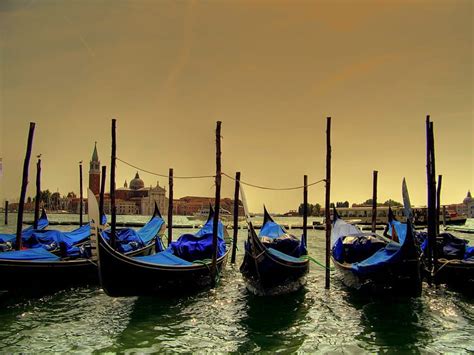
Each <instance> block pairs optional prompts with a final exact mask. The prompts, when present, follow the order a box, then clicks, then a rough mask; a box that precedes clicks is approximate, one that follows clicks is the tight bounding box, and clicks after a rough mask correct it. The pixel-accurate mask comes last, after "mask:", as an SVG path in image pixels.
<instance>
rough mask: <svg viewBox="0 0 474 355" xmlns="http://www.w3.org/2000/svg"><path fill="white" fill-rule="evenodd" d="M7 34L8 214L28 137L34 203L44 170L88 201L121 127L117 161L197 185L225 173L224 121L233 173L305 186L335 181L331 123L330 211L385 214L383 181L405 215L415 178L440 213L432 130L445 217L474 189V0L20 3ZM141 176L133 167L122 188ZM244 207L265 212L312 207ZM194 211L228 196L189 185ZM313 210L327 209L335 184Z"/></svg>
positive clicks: (6, 21)
mask: <svg viewBox="0 0 474 355" xmlns="http://www.w3.org/2000/svg"><path fill="white" fill-rule="evenodd" d="M0 36H1V37H0V41H1V42H0V43H1V46H0V51H1V52H0V120H1V121H0V157H2V160H3V176H2V177H0V201H4V200H5V199H8V200H10V201H15V200H18V198H19V191H20V183H21V174H22V167H23V159H24V156H25V148H26V140H27V134H28V126H29V122H35V123H36V130H35V137H34V147H33V153H32V160H31V163H30V171H29V176H30V178H29V180H30V184H29V185H28V193H27V194H28V195H29V196H33V195H34V189H35V186H34V185H35V184H34V180H35V159H36V158H35V156H36V155H37V154H42V187H43V188H44V189H49V190H50V191H59V192H61V193H62V194H67V193H68V192H69V191H75V192H76V193H77V192H78V190H79V177H78V170H79V168H78V162H79V161H83V162H84V172H85V176H84V180H85V181H87V179H88V178H87V172H88V169H89V161H90V159H91V155H92V150H93V147H94V142H97V148H98V152H99V158H100V160H101V163H102V164H105V165H107V167H109V165H110V150H111V149H110V146H111V133H110V132H111V129H110V127H111V119H112V118H116V119H117V156H118V157H119V158H121V159H123V160H125V161H128V162H130V163H131V164H133V165H136V166H138V167H140V168H143V169H145V170H149V171H153V172H157V173H160V174H167V172H168V169H169V168H173V169H174V174H175V175H186V176H189V175H193V176H195V175H212V174H214V172H215V126H216V121H218V120H220V121H222V137H223V138H222V169H223V171H224V172H225V173H227V174H229V175H232V176H233V175H234V174H235V172H236V171H240V172H241V173H242V180H243V181H247V182H249V183H252V184H256V185H263V186H268V187H292V186H300V185H302V184H303V175H304V174H307V175H308V180H309V182H313V181H317V180H320V179H324V177H325V169H326V167H325V157H326V133H325V130H326V117H328V116H331V117H332V131H331V140H332V179H331V200H332V201H334V202H336V201H346V200H347V201H349V202H350V203H353V202H356V203H357V202H362V201H365V200H366V199H368V198H371V195H372V172H373V170H377V171H378V199H379V200H380V201H385V200H387V199H389V198H392V199H395V200H399V201H400V200H401V199H402V198H401V182H402V178H403V177H405V178H406V179H407V183H408V188H409V190H410V196H411V201H412V203H413V204H415V205H426V165H425V164H426V161H425V160H426V159H425V157H426V155H425V154H426V153H425V151H426V145H425V144H426V143H425V119H426V115H428V114H429V115H431V119H432V120H433V122H434V132H435V154H436V172H437V174H442V175H443V184H442V198H441V199H442V201H441V202H442V203H443V204H445V203H446V204H448V203H460V202H461V201H462V199H463V198H464V197H465V196H466V193H467V191H468V190H472V189H473V188H474V183H473V182H474V179H473V176H474V159H473V151H474V149H473V148H474V146H473V140H472V137H473V133H474V130H473V92H474V91H473V38H472V37H473V2H472V1H470V0H452V1H441V0H431V1H421V0H412V1H407V0H403V1H402V0H400V1H368V0H362V1H357V2H356V1H349V0H335V1H329V0H319V1H318V0H314V1H300V0H296V1H276V0H275V1H271V0H268V1H263V0H259V1H237V0H232V1H217V0H215V1H211V0H207V1H165V0H161V1H151V0H134V1H126V0H102V1H93V0H76V1H60V0H56V1H54V0H43V1H35V0H6V1H2V2H0ZM135 172H136V169H134V168H131V167H128V166H126V165H125V164H123V163H120V162H118V164H117V179H116V183H117V186H122V185H123V182H124V181H125V180H127V181H130V179H132V178H133V177H134V175H135ZM140 176H141V178H142V179H143V180H144V181H145V185H147V186H149V185H155V184H156V182H157V181H159V183H160V185H162V186H165V187H167V185H168V181H167V179H166V178H159V177H156V176H154V175H150V174H147V173H145V172H142V173H140ZM107 184H108V183H107ZM86 185H87V183H86ZM222 187H223V190H222V195H223V196H228V197H232V196H233V189H234V183H233V181H232V180H230V179H227V178H225V177H224V178H223V186H222ZM245 194H246V197H247V200H248V204H249V207H250V210H252V211H254V212H260V211H261V209H262V205H263V204H266V206H267V207H268V209H269V210H270V211H272V212H285V211H288V210H290V209H296V208H297V207H298V205H299V204H300V203H301V202H302V198H303V196H302V195H303V193H302V191H301V190H293V191H266V190H259V189H256V188H253V187H246V188H245ZM186 195H195V196H213V195H214V182H213V180H212V179H200V180H176V181H175V183H174V196H175V197H181V196H186ZM309 202H310V203H316V202H319V203H321V204H323V203H324V184H318V185H315V186H312V187H311V188H310V190H309Z"/></svg>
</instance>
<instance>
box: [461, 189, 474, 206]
mask: <svg viewBox="0 0 474 355" xmlns="http://www.w3.org/2000/svg"><path fill="white" fill-rule="evenodd" d="M462 202H463V203H464V204H465V205H468V204H469V203H471V202H474V199H473V198H472V196H471V191H468V192H467V196H466V198H465V199H464V200H463V201H462Z"/></svg>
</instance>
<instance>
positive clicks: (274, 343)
mask: <svg viewBox="0 0 474 355" xmlns="http://www.w3.org/2000/svg"><path fill="white" fill-rule="evenodd" d="M244 292H245V297H244V301H245V302H246V307H245V312H244V315H243V317H242V319H241V321H240V322H241V325H242V327H243V328H244V329H245V330H246V333H247V339H246V341H245V342H244V343H242V344H241V345H240V347H239V349H238V351H239V352H250V351H272V352H273V351H279V350H285V351H290V352H291V351H296V350H298V348H299V347H300V346H301V344H303V342H304V340H305V338H306V335H305V334H304V333H303V332H300V327H301V326H302V325H303V323H304V320H305V318H306V314H307V313H308V309H309V307H310V305H309V302H307V300H306V293H307V291H306V290H305V289H302V290H300V291H299V292H296V293H292V294H289V295H282V296H275V297H257V296H254V295H252V294H250V293H249V292H247V291H244Z"/></svg>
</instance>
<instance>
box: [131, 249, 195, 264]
mask: <svg viewBox="0 0 474 355" xmlns="http://www.w3.org/2000/svg"><path fill="white" fill-rule="evenodd" d="M135 259H137V260H139V261H144V262H147V263H152V264H160V265H175V266H186V265H192V264H193V263H191V262H189V261H186V260H184V259H181V258H178V257H177V256H176V255H173V254H172V253H170V252H169V251H162V252H160V253H157V254H154V255H147V256H136V257H135Z"/></svg>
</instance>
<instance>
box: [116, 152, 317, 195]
mask: <svg viewBox="0 0 474 355" xmlns="http://www.w3.org/2000/svg"><path fill="white" fill-rule="evenodd" d="M115 159H116V160H118V161H120V162H122V163H124V164H125V165H128V166H130V167H132V168H134V169H137V170H140V171H143V172H145V173H147V174H151V175H155V176H159V177H163V178H169V175H167V174H160V173H155V172H153V171H150V170H146V169H143V168H140V167H139V166H136V165H133V164H131V163H129V162H127V161H125V160H122V159H120V158H118V157H117V158H115ZM221 175H223V176H225V177H227V178H229V179H231V180H233V181H236V179H235V178H234V177H232V176H230V175H228V174H226V173H224V172H221ZM215 177H216V175H197V176H173V178H175V179H208V178H215ZM325 181H326V179H321V180H318V181H315V182H312V183H310V184H307V185H306V187H310V186H313V185H316V184H319V183H322V182H325ZM239 183H240V184H242V185H247V186H250V187H255V188H257V189H262V190H271V191H291V190H299V189H303V188H304V187H305V185H300V186H294V187H268V186H261V185H255V184H251V183H249V182H246V181H242V180H239Z"/></svg>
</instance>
